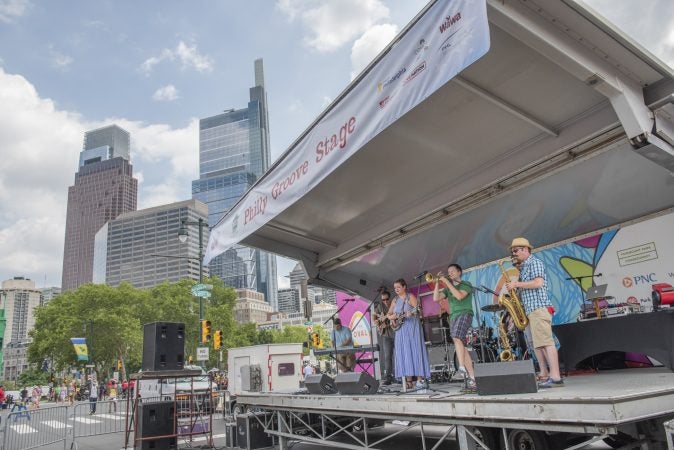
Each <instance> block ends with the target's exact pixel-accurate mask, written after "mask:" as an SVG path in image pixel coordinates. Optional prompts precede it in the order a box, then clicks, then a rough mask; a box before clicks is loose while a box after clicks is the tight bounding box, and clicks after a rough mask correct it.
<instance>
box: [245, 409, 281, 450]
mask: <svg viewBox="0 0 674 450" xmlns="http://www.w3.org/2000/svg"><path fill="white" fill-rule="evenodd" d="M267 414H269V413H266V414H265V413H249V414H242V415H239V416H237V417H236V430H237V436H236V442H238V444H239V448H245V449H246V450H254V449H257V448H265V447H271V446H272V445H274V439H273V438H272V437H271V436H270V435H268V434H267V433H265V431H264V425H262V424H263V423H265V421H266V419H267Z"/></svg>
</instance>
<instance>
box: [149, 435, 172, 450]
mask: <svg viewBox="0 0 674 450" xmlns="http://www.w3.org/2000/svg"><path fill="white" fill-rule="evenodd" d="M140 442H141V445H140V448H141V450H178V440H177V439H176V438H175V437H170V438H162V439H146V440H143V441H140Z"/></svg>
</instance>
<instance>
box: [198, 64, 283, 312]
mask: <svg viewBox="0 0 674 450" xmlns="http://www.w3.org/2000/svg"><path fill="white" fill-rule="evenodd" d="M269 159H270V148H269V116H268V114H267V93H266V91H265V88H264V70H263V66H262V60H261V59H258V60H255V86H253V87H252V88H250V101H249V102H248V107H247V108H243V109H237V110H234V109H232V110H228V111H225V112H224V113H222V114H218V115H216V116H212V117H207V118H205V119H201V120H200V121H199V179H198V180H194V181H193V182H192V197H193V198H195V199H197V200H200V201H202V202H204V203H206V204H207V205H208V223H209V225H210V226H211V227H213V226H215V225H216V224H217V223H218V221H219V220H220V219H221V218H222V216H223V215H224V214H225V213H226V212H227V211H228V210H229V209H230V208H231V207H232V206H234V204H235V203H236V202H237V201H238V200H239V199H240V198H241V197H242V196H243V194H244V193H245V192H246V191H247V190H248V188H250V187H251V186H252V185H253V183H255V181H256V180H257V179H258V178H259V177H261V176H262V174H263V173H264V172H265V171H266V170H267V169H268V168H269ZM209 268H210V271H211V275H216V276H218V277H220V278H222V279H223V281H224V282H225V284H227V285H229V286H232V287H234V288H237V289H252V290H255V291H257V292H261V293H263V294H264V296H265V298H266V300H267V302H268V303H269V304H270V305H271V306H272V308H273V309H274V310H275V309H276V308H277V281H276V256H274V255H272V254H269V253H266V252H262V251H259V250H254V249H251V248H248V247H243V246H240V245H237V246H234V247H233V248H232V249H230V250H228V251H226V252H225V253H223V254H222V255H219V256H217V257H216V258H214V259H213V260H212V261H211V263H210V265H209Z"/></svg>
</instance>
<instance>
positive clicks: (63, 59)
mask: <svg viewBox="0 0 674 450" xmlns="http://www.w3.org/2000/svg"><path fill="white" fill-rule="evenodd" d="M49 57H50V58H51V63H52V65H53V66H54V67H56V68H58V69H66V68H67V67H68V66H69V65H70V64H72V62H73V58H72V57H70V56H68V55H66V54H64V53H61V52H59V51H57V50H55V49H54V47H53V46H52V45H50V46H49Z"/></svg>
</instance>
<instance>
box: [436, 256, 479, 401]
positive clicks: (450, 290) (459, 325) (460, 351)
mask: <svg viewBox="0 0 674 450" xmlns="http://www.w3.org/2000/svg"><path fill="white" fill-rule="evenodd" d="M462 273H463V269H461V266H460V265H458V264H450V265H449V267H448V268H447V276H446V277H445V276H438V280H437V281H436V282H435V289H434V290H433V301H435V302H440V304H441V305H442V303H443V302H445V301H446V302H448V303H449V328H450V332H451V334H452V341H453V342H454V347H455V349H456V357H457V359H458V360H459V368H458V371H459V372H460V373H461V375H463V376H464V379H465V380H466V388H468V389H469V390H474V389H476V386H475V372H474V371H473V360H472V359H471V358H470V353H468V349H467V348H466V346H465V345H464V342H466V337H467V335H468V330H469V328H470V327H471V325H472V324H473V286H472V285H471V284H470V283H469V282H467V281H461V274H462ZM440 283H442V284H444V286H445V288H444V289H443V290H442V291H441V290H440Z"/></svg>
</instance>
